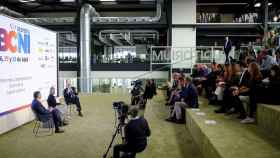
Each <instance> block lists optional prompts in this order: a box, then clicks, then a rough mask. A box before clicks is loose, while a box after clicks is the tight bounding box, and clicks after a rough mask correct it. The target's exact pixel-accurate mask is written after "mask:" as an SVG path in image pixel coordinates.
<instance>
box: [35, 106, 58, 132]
mask: <svg viewBox="0 0 280 158" xmlns="http://www.w3.org/2000/svg"><path fill="white" fill-rule="evenodd" d="M32 111H33V110H32ZM33 113H34V115H35V125H34V127H33V134H35V136H37V135H38V133H39V130H40V129H41V128H43V127H44V125H47V126H48V131H47V132H48V133H50V134H48V135H53V127H54V126H53V120H52V118H51V117H49V119H48V120H43V119H41V118H40V116H39V115H37V113H36V112H35V111H33Z"/></svg>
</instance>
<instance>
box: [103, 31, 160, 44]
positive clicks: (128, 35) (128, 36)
mask: <svg viewBox="0 0 280 158" xmlns="http://www.w3.org/2000/svg"><path fill="white" fill-rule="evenodd" d="M104 34H105V35H106V34H124V36H122V37H123V39H124V40H126V41H127V43H129V44H130V45H133V42H132V39H131V38H132V37H131V36H133V35H134V34H143V35H146V34H154V35H155V38H156V40H157V41H159V32H158V31H156V30H101V31H100V32H99V35H98V38H99V40H100V41H104V39H105V38H104ZM105 37H106V36H105Z"/></svg>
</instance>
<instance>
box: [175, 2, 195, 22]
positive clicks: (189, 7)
mask: <svg viewBox="0 0 280 158" xmlns="http://www.w3.org/2000/svg"><path fill="white" fill-rule="evenodd" d="M195 23H196V0H172V24H195Z"/></svg>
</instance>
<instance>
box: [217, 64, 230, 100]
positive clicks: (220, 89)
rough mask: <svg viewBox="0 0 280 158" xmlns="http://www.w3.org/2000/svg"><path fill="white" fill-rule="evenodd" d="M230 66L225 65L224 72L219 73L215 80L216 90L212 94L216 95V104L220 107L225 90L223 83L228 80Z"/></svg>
mask: <svg viewBox="0 0 280 158" xmlns="http://www.w3.org/2000/svg"><path fill="white" fill-rule="evenodd" d="M229 69H230V65H228V64H227V65H225V67H224V70H222V72H221V73H220V75H219V76H218V77H217V80H216V89H215V92H214V94H215V95H216V102H217V104H218V105H222V102H223V94H224V89H225V82H226V81H227V80H228V79H229V71H230V70H229Z"/></svg>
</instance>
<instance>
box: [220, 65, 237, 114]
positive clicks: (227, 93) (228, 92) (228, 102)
mask: <svg viewBox="0 0 280 158" xmlns="http://www.w3.org/2000/svg"><path fill="white" fill-rule="evenodd" d="M232 62H233V63H232V64H231V65H230V66H229V67H228V74H227V76H226V77H227V79H226V80H225V82H224V83H221V84H222V86H224V91H223V103H222V106H221V108H220V109H218V110H215V112H216V113H226V112H228V113H229V114H231V113H235V112H237V109H236V106H235V105H234V102H233V96H232V90H233V89H232V87H236V86H238V83H239V79H240V67H239V65H238V64H237V63H236V61H234V60H232Z"/></svg>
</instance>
